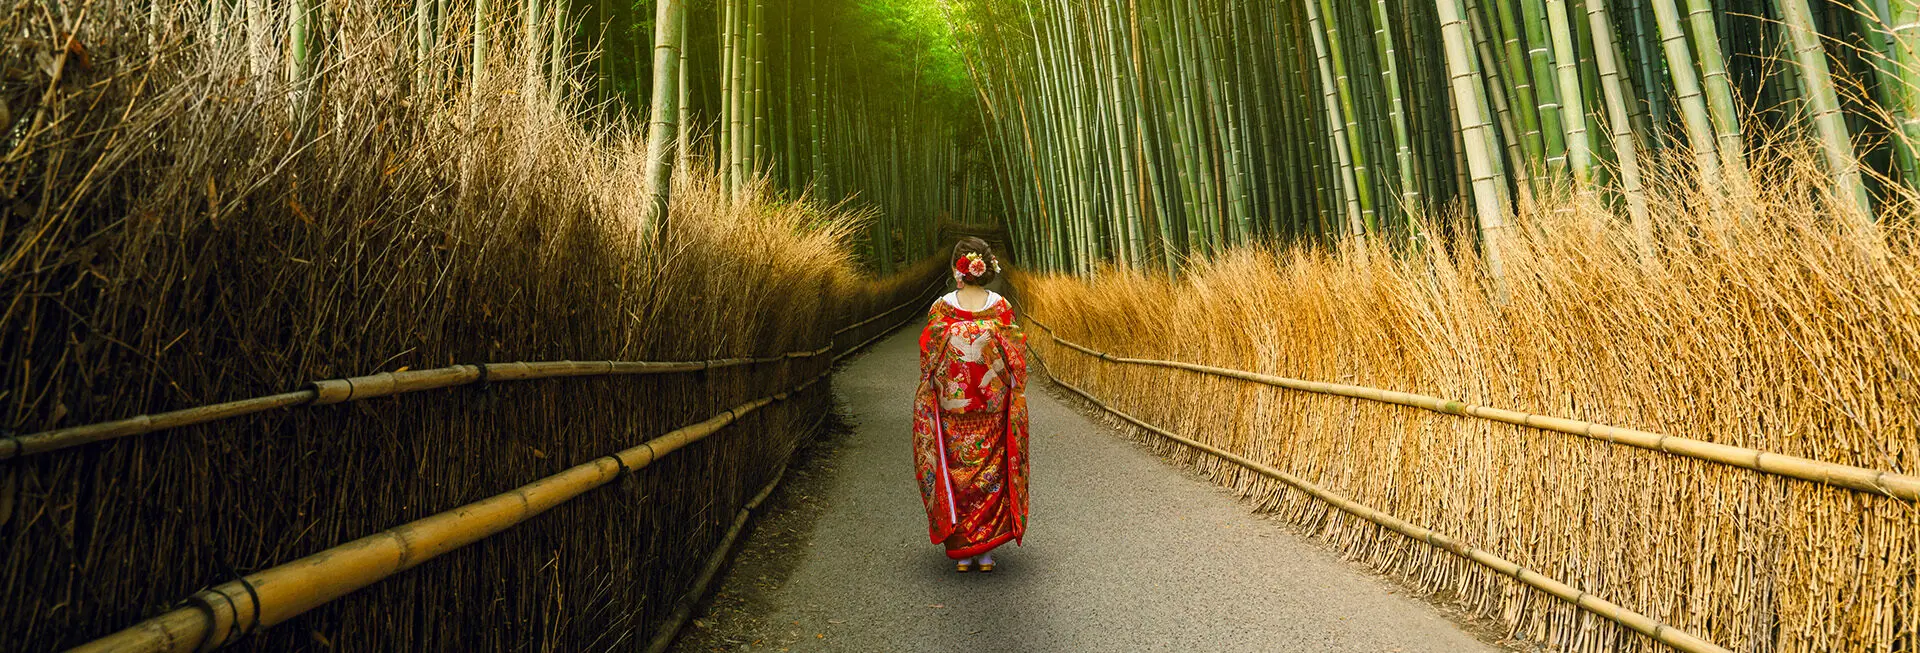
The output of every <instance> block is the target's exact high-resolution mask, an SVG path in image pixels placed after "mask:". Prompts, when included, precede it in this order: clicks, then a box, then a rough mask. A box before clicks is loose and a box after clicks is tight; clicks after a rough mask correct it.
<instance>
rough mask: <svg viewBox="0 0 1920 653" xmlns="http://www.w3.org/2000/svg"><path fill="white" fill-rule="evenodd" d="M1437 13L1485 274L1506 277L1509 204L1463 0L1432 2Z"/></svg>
mask: <svg viewBox="0 0 1920 653" xmlns="http://www.w3.org/2000/svg"><path fill="white" fill-rule="evenodd" d="M1434 6H1435V8H1436V9H1437V10H1438V11H1439V16H1440V38H1441V41H1442V42H1443V44H1444V46H1445V47H1446V56H1447V76H1448V78H1449V79H1451V80H1452V87H1453V102H1454V107H1455V109H1456V111H1457V112H1458V120H1459V122H1460V135H1461V144H1462V147H1464V148H1466V156H1467V170H1468V174H1469V175H1470V176H1471V178H1472V184H1473V204H1474V216H1475V217H1476V218H1477V219H1478V220H1479V223H1480V246H1481V249H1482V252H1483V254H1482V256H1483V258H1485V259H1486V263H1487V272H1488V274H1489V275H1490V276H1491V277H1492V278H1493V279H1494V280H1495V281H1496V282H1500V281H1501V280H1502V279H1504V276H1505V275H1504V271H1503V269H1502V265H1501V263H1502V259H1501V254H1502V251H1501V246H1502V245H1503V244H1504V240H1505V236H1506V231H1507V211H1508V209H1507V207H1506V205H1505V203H1504V202H1503V199H1504V192H1503V191H1502V189H1501V186H1502V185H1503V184H1504V183H1505V181H1504V180H1502V179H1500V178H1499V177H1498V176H1497V175H1496V174H1495V173H1494V166H1493V161H1492V158H1493V156H1494V153H1493V152H1491V151H1490V148H1489V145H1490V144H1491V142H1492V140H1493V138H1492V136H1491V135H1490V134H1489V133H1488V132H1490V131H1492V129H1493V121H1492V119H1491V117H1490V116H1489V115H1488V113H1487V109H1486V106H1485V105H1483V104H1481V102H1480V94H1479V93H1478V92H1477V90H1476V89H1475V88H1474V87H1475V86H1477V85H1478V84H1479V83H1480V81H1479V79H1477V78H1476V77H1475V75H1474V73H1473V64H1474V54H1473V52H1472V50H1471V49H1470V48H1471V46H1470V45H1469V42H1470V41H1471V39H1472V37H1471V36H1470V35H1469V34H1468V29H1467V19H1466V16H1465V14H1466V7H1465V6H1464V5H1463V4H1462V3H1461V0H1435V5H1434Z"/></svg>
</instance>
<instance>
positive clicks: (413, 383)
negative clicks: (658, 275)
mask: <svg viewBox="0 0 1920 653" xmlns="http://www.w3.org/2000/svg"><path fill="white" fill-rule="evenodd" d="M944 279H945V278H944V277H941V278H940V279H936V280H935V281H934V283H932V284H930V285H928V286H927V290H923V291H921V292H920V293H919V294H917V295H914V298H913V299H909V300H907V301H905V302H901V303H900V304H899V305H896V306H894V307H892V308H889V309H887V310H885V311H881V312H880V313H878V314H875V315H873V316H872V317H869V318H867V319H864V320H861V321H859V322H855V323H853V324H849V325H847V326H844V327H841V328H840V329H838V330H836V331H834V333H833V335H834V337H835V338H838V337H839V336H840V334H843V333H846V332H848V331H852V330H854V329H858V328H860V327H863V326H866V325H867V324H870V323H872V322H873V321H874V320H878V319H880V318H883V317H886V316H888V315H892V314H894V313H897V312H899V311H901V310H904V309H906V308H909V307H912V306H914V305H916V304H917V303H920V302H921V301H922V298H924V297H925V296H926V295H927V294H929V293H930V292H931V291H933V290H934V289H936V288H939V287H940V284H941V283H942V281H944ZM880 335H882V336H884V335H886V334H885V333H882V334H880ZM878 337H879V336H876V337H874V338H869V339H867V340H866V341H864V342H861V343H860V344H858V345H855V346H853V347H850V348H848V349H847V350H846V351H845V352H842V353H841V354H840V355H837V356H835V357H834V360H836V361H838V360H840V359H841V358H844V357H845V356H846V354H848V353H851V352H853V351H857V350H859V349H860V348H862V347H865V346H866V345H867V344H868V343H871V342H873V341H874V340H876V339H878ZM833 349H834V347H833V345H832V344H829V345H827V346H825V347H821V348H819V349H815V350H812V351H795V352H787V353H784V354H776V355H773V356H765V357H761V358H721V359H713V360H698V361H670V362H659V361H541V362H514V363H479V364H474V365H454V366H452V367H442V368H436V369H426V370H403V371H399V372H381V373H378V374H368V375H364V376H355V377H349V378H341V379H326V380H321V381H314V382H312V383H311V384H310V385H311V387H308V388H306V389H302V390H294V391H291V392H283V393H280V394H275V395H268V396H265V397H254V398H251V399H240V400H237V401H229V402H224V403H218V404H211V405H207V406H197V407H193V408H183V409H180V410H174V411H168V412H164V413H156V414H153V415H138V416H134V417H129V418H126V419H121V420H114V421H111V422H99V423H95V424H87V425H83V426H73V427H68V428H64V429H56V430H52V431H43V432H40V433H28V434H25V435H18V436H13V437H9V438H4V439H0V461H5V460H10V459H14V458H20V457H24V456H31V455H34V454H40V453H46V452H49V451H58V450H60V449H66V448H69V447H77V446H80V445H84V444H89V443H93V442H100V441H102V440H112V439H116V438H124V437H129V436H135V435H144V434H147V433H153V432H155V431H163V430H167V429H173V428H179V427H182V426H192V425H196V424H206V423H208V422H217V421H220V420H225V419H231V418H235V417H241V416H245V415H252V414H254V413H261V412H266V411H269V410H273V409H275V408H291V407H295V406H325V405H330V404H338V403H343V402H348V401H359V400H363V399H372V398H375V397H387V396H392V395H397V394H405V393H409V392H421V391H425V390H437V389H440V388H452V387H457V386H463V385H472V384H478V383H489V382H493V381H531V380H535V379H555V378H563V377H577V376H612V375H631V374H674V373H681V372H702V371H707V370H717V369H725V368H730V367H741V366H747V365H760V364H765V363H776V362H780V361H785V360H803V359H808V358H813V357H816V356H821V355H824V354H827V353H829V352H832V351H833Z"/></svg>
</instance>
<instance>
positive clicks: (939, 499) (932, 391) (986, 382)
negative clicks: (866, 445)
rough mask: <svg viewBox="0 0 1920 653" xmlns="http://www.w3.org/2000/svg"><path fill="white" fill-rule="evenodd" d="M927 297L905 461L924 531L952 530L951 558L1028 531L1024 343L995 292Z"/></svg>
mask: <svg viewBox="0 0 1920 653" xmlns="http://www.w3.org/2000/svg"><path fill="white" fill-rule="evenodd" d="M955 304H956V300H955V299H954V295H951V294H949V295H947V296H945V297H942V298H940V300H939V301H936V302H934V304H933V309H932V310H931V311H929V312H928V315H927V326H926V329H924V330H922V331H921V333H920V389H919V391H918V392H917V393H915V395H914V401H913V460H914V471H915V472H916V475H917V476H918V477H919V480H920V498H921V500H922V501H923V502H925V503H926V506H927V534H928V536H930V537H931V538H932V539H933V542H934V543H935V544H940V543H943V542H946V541H947V539H948V538H949V537H952V536H954V535H956V534H957V535H958V536H959V539H960V541H961V542H962V543H963V546H962V547H961V548H958V549H951V550H948V551H947V557H949V558H953V559H955V560H958V559H961V558H969V557H973V556H976V555H980V554H982V553H986V552H988V551H991V550H993V548H994V547H997V546H1000V545H1002V544H1005V543H1006V542H1007V541H1008V540H1013V541H1015V542H1019V540H1020V537H1021V535H1023V534H1025V533H1026V530H1027V397H1026V391H1027V350H1026V341H1025V337H1024V336H1023V335H1021V333H1020V330H1019V328H1018V327H1015V326H1014V324H1013V307H1012V306H1010V305H1008V304H1007V300H1006V299H1004V298H1002V297H1000V296H999V295H992V294H990V295H989V296H988V297H987V306H986V308H983V309H980V310H978V311H965V310H961V309H960V307H959V306H956V305H955Z"/></svg>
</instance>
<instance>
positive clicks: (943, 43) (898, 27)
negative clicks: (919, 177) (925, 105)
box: [847, 0, 976, 119]
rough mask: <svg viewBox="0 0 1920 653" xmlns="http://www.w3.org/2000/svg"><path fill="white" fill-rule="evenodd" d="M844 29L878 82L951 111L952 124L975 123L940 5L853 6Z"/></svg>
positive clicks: (896, 0)
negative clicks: (876, 74)
mask: <svg viewBox="0 0 1920 653" xmlns="http://www.w3.org/2000/svg"><path fill="white" fill-rule="evenodd" d="M855 2H856V4H855V6H854V10H853V12H852V15H850V16H848V17H849V18H851V19H852V20H851V21H849V23H850V24H848V25H847V27H849V28H851V29H852V31H853V34H852V37H853V40H854V42H857V43H859V44H861V45H860V47H861V48H862V50H861V52H860V58H861V59H862V60H864V61H863V62H862V63H870V64H872V66H873V67H872V68H869V69H870V70H879V71H882V73H881V75H880V77H882V79H881V80H870V81H878V82H880V83H883V84H900V85H895V86H891V87H892V88H895V89H898V88H911V89H915V90H916V91H918V92H920V93H923V94H925V96H924V97H923V98H922V99H923V100H925V101H928V102H931V103H932V104H934V105H936V106H940V107H942V108H945V109H949V110H951V112H952V113H951V115H952V117H954V118H960V119H969V118H974V117H975V116H974V113H975V111H974V110H975V108H976V107H975V106H974V100H973V82H972V81H971V80H970V79H968V77H967V68H966V64H965V62H963V61H962V60H961V58H960V49H959V44H958V43H957V42H956V41H955V40H954V35H953V30H951V29H950V28H949V27H948V25H947V21H946V17H945V16H943V15H941V11H940V7H939V6H938V2H939V0H855Z"/></svg>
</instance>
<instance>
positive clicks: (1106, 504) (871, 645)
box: [679, 330, 1498, 653]
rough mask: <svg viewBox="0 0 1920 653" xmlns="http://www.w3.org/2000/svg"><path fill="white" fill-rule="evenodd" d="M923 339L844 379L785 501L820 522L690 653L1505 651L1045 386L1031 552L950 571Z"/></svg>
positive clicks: (751, 551)
mask: <svg viewBox="0 0 1920 653" xmlns="http://www.w3.org/2000/svg"><path fill="white" fill-rule="evenodd" d="M915 336H916V334H915V333H914V332H913V331H911V330H909V331H903V332H901V333H900V334H897V335H895V336H892V337H890V338H888V339H887V340H885V341H883V342H881V343H878V344H877V345H875V347H874V348H873V349H872V350H871V351H870V352H868V353H866V354H864V355H863V356H861V357H860V358H859V359H858V360H855V361H853V362H852V363H851V364H849V365H848V366H847V367H846V368H844V369H843V370H841V371H840V373H838V374H836V375H835V380H834V383H835V386H836V392H838V393H839V397H840V400H841V401H842V403H843V405H844V406H845V407H846V410H847V411H849V412H850V413H851V414H852V416H853V418H852V419H853V422H854V425H853V428H852V431H851V433H850V434H848V435H846V436H845V437H844V439H843V440H841V441H839V442H838V443H837V445H836V446H835V449H836V450H834V451H830V452H828V453H826V454H825V455H822V456H819V459H818V460H814V461H810V464H815V465H820V466H821V467H822V468H823V469H826V470H827V471H826V472H825V473H822V474H817V475H814V477H813V478H812V479H811V480H807V479H805V478H803V480H801V481H799V482H798V486H799V487H797V488H796V489H793V490H791V492H793V493H799V494H802V495H804V496H800V497H798V498H797V499H796V498H795V497H788V498H787V500H785V501H776V502H775V503H774V504H771V505H773V506H774V507H775V509H776V510H789V509H791V510H794V511H796V512H810V513H811V514H809V515H807V516H804V517H794V516H788V515H781V514H771V515H769V516H768V517H767V519H766V520H765V522H763V523H764V524H766V525H763V526H762V527H759V528H757V529H756V531H755V533H754V535H753V536H752V538H750V540H749V542H748V544H747V547H746V550H745V552H743V554H742V556H741V559H740V562H739V563H738V564H737V565H736V566H735V568H734V569H733V571H732V573H731V574H730V577H729V579H728V580H727V582H726V583H725V584H724V585H723V587H722V589H721V591H720V596H719V598H718V599H717V600H716V608H715V610H714V611H713V613H712V614H709V615H708V616H707V617H705V618H703V619H702V620H701V621H700V622H699V626H698V627H697V628H695V629H693V632H691V633H690V634H689V636H687V637H685V638H683V640H682V642H681V645H680V647H679V649H680V650H683V651H708V650H769V651H778V650H792V651H876V652H881V651H954V652H959V651H1189V650H1191V651H1376V652H1391V651H1401V652H1407V653H1411V652H1414V651H1444V652H1459V651H1493V650H1498V649H1496V648H1495V647H1493V646H1490V645H1488V644H1486V643H1483V641H1482V639H1480V638H1476V637H1475V635H1473V634H1470V633H1469V632H1468V630H1467V629H1466V627H1463V626H1461V625H1458V623H1457V622H1456V621H1455V620H1454V619H1452V618H1450V617H1448V616H1447V615H1445V614H1443V613H1442V611H1441V610H1439V609H1437V608H1435V607H1434V606H1433V605H1431V604H1429V603H1427V602H1424V601H1422V600H1420V599H1417V598H1413V597H1409V596H1406V590H1405V589H1404V588H1403V587H1402V586H1400V585H1397V584H1395V583H1393V582H1391V581H1389V580H1387V579H1384V578H1381V577H1378V576H1375V575H1372V574H1370V573H1368V572H1366V571H1364V570H1362V569H1360V568H1358V567H1356V566H1354V565H1352V564H1349V563H1347V562H1345V561H1343V560H1341V559H1340V558H1339V556H1338V555H1337V554H1335V553H1333V552H1331V551H1330V550H1328V549H1327V548H1326V547H1325V546H1323V545H1321V544H1319V543H1317V542H1314V541H1313V540H1311V539H1307V538H1304V537H1301V536H1300V535H1297V534H1295V533H1292V532H1290V531H1289V530H1287V529H1286V528H1283V527H1282V525H1280V524H1279V523H1277V522H1274V521H1271V520H1268V519H1265V518H1262V517H1259V516H1257V515H1254V514H1251V513H1250V512H1249V511H1248V510H1247V508H1246V506H1244V505H1242V504H1240V503H1239V502H1238V501H1236V500H1234V498H1233V497H1232V496H1230V495H1228V494H1227V493H1225V492H1224V491H1222V490H1220V489H1218V488H1216V487H1214V486H1213V485H1211V484H1207V483H1204V482H1202V481H1199V480H1196V479H1194V478H1191V477H1189V476H1187V475H1186V474H1184V473H1183V472H1181V471H1179V470H1177V469H1175V468H1174V467H1171V466H1169V465H1167V464H1165V463H1163V462H1162V461H1160V460H1159V459H1157V458H1155V457H1154V456H1153V455H1151V454H1150V453H1148V452H1146V451H1144V450H1143V449H1141V448H1140V447H1137V446H1135V445H1134V444H1132V443H1131V442H1129V441H1127V440H1126V439H1125V438H1122V437H1119V436H1117V435H1116V434H1115V433H1114V432H1113V431H1112V430H1111V429H1109V428H1107V427H1104V426H1101V425H1099V424H1097V423H1095V422H1093V421H1090V420H1089V419H1087V418H1086V417H1085V416H1083V415H1082V414H1080V413H1079V412H1078V411H1076V410H1075V409H1073V408H1072V407H1069V406H1068V405H1066V404H1064V403H1062V402H1061V401H1059V400H1058V399H1056V398H1055V397H1053V396H1052V395H1051V394H1049V392H1048V391H1047V390H1043V389H1039V388H1034V389H1032V390H1031V391H1030V393H1029V407H1030V411H1031V414H1032V446H1033V456H1032V460H1033V463H1032V466H1033V478H1032V493H1033V498H1032V522H1031V524H1030V525H1029V527H1028V531H1027V534H1026V545H1025V546H1024V547H1018V548H1015V547H1013V546H1007V547H1002V548H1001V549H1000V550H999V551H998V552H996V555H995V558H996V560H997V562H999V569H998V570H997V571H995V572H993V573H991V574H980V573H966V574H960V573H955V572H954V571H953V567H952V565H951V564H950V563H949V561H948V560H947V558H946V556H944V555H942V554H941V551H940V548H939V547H938V546H935V545H933V544H929V543H928V542H927V537H926V516H925V513H924V512H923V511H922V509H921V507H920V499H919V495H918V493H917V492H916V490H915V486H914V484H913V482H912V470H911V461H912V458H911V455H910V451H909V450H910V446H909V432H910V429H911V422H910V415H909V411H910V408H909V407H910V406H911V403H910V397H911V395H912V393H913V390H914V382H913V380H914V379H915V378H916V377H917V376H918V370H917V367H918V358H917V353H916V350H915V346H916V342H915ZM1478 630H1484V629H1478ZM1495 635H1496V636H1497V633H1495ZM1483 636H1485V633H1484V632H1483Z"/></svg>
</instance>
